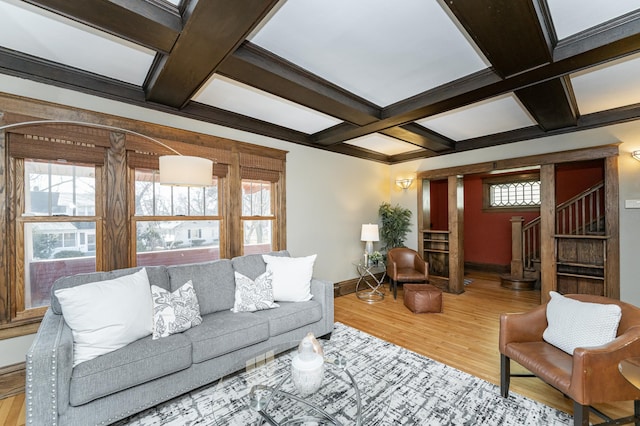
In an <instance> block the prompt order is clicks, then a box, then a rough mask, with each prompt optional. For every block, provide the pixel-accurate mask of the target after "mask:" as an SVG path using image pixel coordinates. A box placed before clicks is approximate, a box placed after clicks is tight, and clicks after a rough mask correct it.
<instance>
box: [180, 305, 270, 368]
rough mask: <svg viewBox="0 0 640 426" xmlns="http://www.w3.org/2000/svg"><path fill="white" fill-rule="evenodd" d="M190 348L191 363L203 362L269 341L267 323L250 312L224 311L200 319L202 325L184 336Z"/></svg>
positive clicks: (188, 331) (186, 332)
mask: <svg viewBox="0 0 640 426" xmlns="http://www.w3.org/2000/svg"><path fill="white" fill-rule="evenodd" d="M183 334H184V335H186V336H187V337H189V339H191V344H192V345H193V362H194V363H198V362H203V361H206V360H208V359H211V358H215V357H218V356H220V355H224V354H226V353H229V352H233V351H235V350H238V349H241V348H245V347H247V346H251V345H253V344H255V343H258V342H262V341H264V340H267V339H268V338H269V323H268V322H267V321H266V320H265V319H262V318H260V317H257V316H255V315H254V314H253V313H251V312H240V313H237V314H234V313H233V312H231V311H229V310H227V311H223V312H216V313H213V314H209V315H203V317H202V324H200V325H199V326H197V327H194V328H191V329H189V330H187V331H185V332H184V333H183Z"/></svg>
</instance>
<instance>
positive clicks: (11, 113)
mask: <svg viewBox="0 0 640 426" xmlns="http://www.w3.org/2000/svg"><path fill="white" fill-rule="evenodd" d="M0 105H2V110H0V125H5V124H13V123H20V122H25V121H35V120H47V119H50V120H73V121H80V122H87V123H95V124H104V125H109V126H113V127H120V128H123V129H128V130H131V131H134V132H138V133H141V134H143V135H148V136H151V137H153V138H154V139H158V140H160V141H163V142H165V141H166V142H168V144H169V145H170V146H172V147H173V148H175V149H177V150H178V151H179V152H180V153H182V154H185V155H201V156H208V155H204V154H201V152H207V153H213V156H214V157H215V160H216V164H215V168H214V174H215V175H217V176H219V177H220V180H219V188H220V189H221V193H220V197H221V201H220V202H221V208H220V211H219V215H221V216H222V217H223V220H225V221H227V222H228V223H227V225H228V226H227V227H226V229H225V232H221V235H220V244H221V253H220V255H221V257H225V258H231V257H233V256H237V255H239V254H240V251H241V245H238V243H237V242H234V241H233V240H234V239H237V238H241V236H238V232H239V230H240V229H241V228H239V227H238V225H239V224H240V218H239V215H237V216H235V217H234V214H233V212H234V211H237V210H234V203H236V205H235V207H237V201H234V199H236V200H239V198H240V197H239V196H238V197H235V196H232V195H230V194H235V192H234V191H232V189H233V188H234V187H236V188H239V187H240V185H239V181H240V179H239V176H240V157H241V156H242V157H243V158H244V159H245V160H246V159H250V160H248V164H247V165H250V166H253V167H255V166H258V168H264V169H265V170H272V169H273V168H274V166H273V165H274V164H275V165H277V166H276V167H277V169H278V170H277V171H278V173H279V175H278V181H277V182H275V183H274V187H275V191H276V195H275V198H276V200H277V203H276V204H275V205H277V206H278V207H277V208H278V210H277V218H276V223H277V226H275V227H274V228H275V229H274V249H278V250H281V249H286V231H285V227H286V208H285V200H286V194H285V160H286V154H287V151H284V150H279V149H276V148H270V147H264V146H259V145H253V144H250V143H245V142H239V141H235V140H231V139H226V138H222V137H217V136H212V135H206V134H201V133H196V132H191V131H188V130H180V129H175V128H171V127H168V126H162V125H158V124H153V123H146V122H142V121H137V120H131V119H127V118H122V117H118V116H114V115H109V114H102V113H97V112H93V111H88V110H82V109H78V108H72V107H67V106H63V105H58V104H53V103H49V102H44V101H38V100H33V99H28V98H23V97H19V96H14V95H7V94H0ZM34 114H36V115H37V116H34ZM68 126H72V127H68ZM9 133H12V134H16V135H20V137H22V138H25V139H26V138H29V137H27V136H26V135H31V136H36V138H35V139H34V138H32V139H31V140H30V141H29V142H28V143H26V142H25V147H27V153H30V152H31V151H30V150H29V149H30V147H31V144H33V146H34V147H35V146H36V145H37V144H39V142H33V141H37V139H38V138H39V137H42V136H44V137H53V138H57V139H60V140H61V141H64V140H65V138H67V139H73V140H78V141H81V142H82V143H83V144H86V147H87V149H84V148H82V149H78V150H77V152H82V153H83V154H82V158H83V159H84V160H85V161H79V162H91V163H100V164H102V163H104V164H105V166H104V167H102V169H103V170H102V173H96V177H98V175H99V176H100V179H101V185H108V183H109V182H110V179H113V178H114V177H115V176H114V175H113V174H109V167H110V166H109V158H105V156H104V155H94V156H92V157H91V158H93V159H92V160H90V161H87V158H88V157H89V156H91V155H93V154H94V153H95V151H93V149H94V148H95V149H100V150H102V151H103V152H107V153H108V152H110V150H111V149H113V146H114V145H113V144H114V141H116V142H117V140H124V142H125V146H124V150H123V151H121V152H122V153H123V154H124V157H118V158H116V157H113V158H112V159H111V161H115V160H117V159H119V158H126V157H127V156H128V152H129V151H132V150H131V149H130V146H129V145H127V143H137V144H140V146H142V144H141V142H140V139H143V138H139V137H138V138H136V137H133V136H132V135H128V134H122V133H118V132H115V131H107V130H103V129H96V128H90V129H89V128H85V127H83V126H81V125H62V124H57V125H48V124H47V125H39V126H29V127H26V126H25V127H20V128H14V129H11V132H9V131H0V164H1V165H3V166H4V168H5V170H9V169H10V167H9V163H10V161H9V154H8V147H7V135H8V134H9ZM69 134H71V135H70V136H68V135H69ZM116 134H117V135H118V136H117V137H115V138H114V136H113V135H116ZM123 136H125V137H123ZM60 143H62V142H60ZM149 146H151V147H153V149H147V150H146V152H147V153H153V154H154V155H156V156H157V155H158V153H159V152H158V151H159V150H158V146H157V145H155V144H153V143H151V142H148V143H147V148H148V147H149ZM41 151H42V152H59V151H58V150H51V149H41ZM133 151H138V149H137V148H136V149H134V150H133ZM140 152H143V153H144V152H145V150H144V149H142V148H140ZM167 153H168V152H167ZM119 155H120V154H119ZM56 156H57V157H59V154H58V155H56ZM29 157H30V156H29ZM261 158H263V159H261ZM55 159H56V160H57V159H58V158H55ZM8 175H9V173H5V174H0V193H2V192H3V190H4V192H3V193H4V195H3V196H2V197H3V202H4V203H5V205H7V206H9V208H8V209H0V223H1V224H2V225H1V226H3V228H2V229H3V230H4V231H5V235H8V233H9V230H10V229H11V228H12V227H15V217H14V219H13V220H12V219H11V218H10V212H9V211H8V210H10V209H11V203H12V200H13V199H15V198H14V197H15V194H10V193H9V192H10V191H11V188H10V185H9V179H10V177H9V176H8ZM124 175H125V176H126V175H127V173H126V172H125V173H124ZM120 176H122V175H120ZM129 179H131V178H130V177H125V181H127V182H131V181H130V180H129ZM234 180H235V182H234ZM129 187H131V185H127V189H126V190H125V191H124V192H125V194H124V197H121V198H119V200H120V201H119V202H121V201H122V200H124V203H123V208H124V210H123V211H115V210H113V206H114V205H117V204H118V202H115V201H118V200H114V202H111V203H110V202H109V201H108V200H106V199H105V198H106V196H104V195H103V196H102V199H101V200H100V206H101V208H103V212H105V213H107V212H108V214H107V216H106V220H105V221H103V223H101V224H99V225H97V227H99V228H100V229H101V230H102V231H103V232H104V234H103V236H102V240H103V241H105V242H108V241H107V240H108V239H109V238H111V237H110V236H109V235H110V234H109V232H107V231H110V232H111V233H113V231H114V229H115V230H120V229H121V227H111V228H109V225H108V221H109V220H110V217H111V216H112V215H113V213H117V214H119V215H124V217H125V220H130V219H128V215H127V212H128V206H127V205H126V204H127V201H126V200H130V199H131V198H130V197H131V194H129V190H130V189H131V188H129ZM97 208H98V205H96V209H97ZM108 208H110V209H112V210H107V209H108ZM103 216H104V215H103ZM121 217H122V216H121ZM234 223H235V225H234ZM234 226H235V228H234ZM130 229H131V228H130V226H126V231H125V232H126V233H127V234H128V233H129V232H130ZM276 235H277V236H276ZM7 240H8V238H5V240H4V241H2V242H1V243H0V281H4V282H9V276H10V273H13V274H15V262H14V261H12V260H13V259H12V257H11V256H10V252H11V251H12V250H13V248H12V247H11V245H10V243H9V242H8V241H7ZM111 245H113V244H111ZM108 247H109V246H107V248H106V250H108ZM130 258H131V256H130V253H125V256H124V259H126V264H125V265H121V266H120V267H127V266H129V259H130ZM114 261H115V262H117V261H119V260H118V259H115V260H114V259H109V260H108V261H107V260H105V261H103V263H102V269H103V270H105V269H114V268H115V267H118V266H117V265H116V266H115V267H112V266H113V265H112V264H113V262H114ZM8 287H9V286H0V340H1V339H6V338H12V337H18V336H22V335H27V334H32V333H34V332H36V331H37V329H38V326H39V322H40V318H29V319H28V318H25V319H24V320H21V321H19V322H18V321H13V322H11V321H10V315H11V304H12V303H14V302H15V300H14V299H15V297H14V296H13V295H12V294H10V291H9V289H8Z"/></svg>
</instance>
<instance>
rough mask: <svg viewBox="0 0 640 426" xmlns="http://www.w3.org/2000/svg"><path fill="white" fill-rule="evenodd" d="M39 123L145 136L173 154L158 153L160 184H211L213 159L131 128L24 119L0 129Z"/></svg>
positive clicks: (68, 121) (70, 121) (198, 185)
mask: <svg viewBox="0 0 640 426" xmlns="http://www.w3.org/2000/svg"><path fill="white" fill-rule="evenodd" d="M40 124H44V125H46V124H74V125H78V126H85V127H94V128H97V129H107V130H114V131H117V132H124V133H130V134H133V135H136V136H140V137H142V138H145V139H147V140H149V141H151V142H154V143H156V144H158V145H160V146H163V147H164V148H167V149H168V150H170V151H172V152H173V153H174V154H175V155H174V154H171V155H160V156H159V157H158V161H159V164H160V167H159V171H160V184H161V185H172V186H193V187H205V186H211V184H212V181H213V179H212V175H213V161H212V160H209V159H208V158H202V157H194V156H191V155H182V154H180V153H179V152H178V151H176V150H175V149H173V148H171V147H170V146H169V145H167V144H165V143H162V142H160V141H159V140H157V139H154V138H152V137H151V136H147V135H143V134H142V133H138V132H136V131H133V130H128V129H123V128H120V127H115V126H109V125H106V124H97V123H86V122H83V121H73V120H37V121H24V122H21V123H13V124H7V125H4V126H0V131H2V130H6V129H13V128H16V127H24V126H34V125H40Z"/></svg>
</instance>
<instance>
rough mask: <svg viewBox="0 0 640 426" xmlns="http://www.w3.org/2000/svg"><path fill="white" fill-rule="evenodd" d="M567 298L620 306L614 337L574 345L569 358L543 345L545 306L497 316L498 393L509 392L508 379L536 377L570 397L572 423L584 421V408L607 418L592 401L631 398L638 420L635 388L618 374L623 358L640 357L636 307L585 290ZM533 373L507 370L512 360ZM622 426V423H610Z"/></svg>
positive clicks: (639, 407) (638, 401)
mask: <svg viewBox="0 0 640 426" xmlns="http://www.w3.org/2000/svg"><path fill="white" fill-rule="evenodd" d="M565 296H566V297H570V298H572V299H576V300H581V301H583V302H591V303H609V304H611V303H613V304H616V305H618V306H620V308H621V309H622V318H621V320H620V324H619V326H618V332H617V337H616V339H615V340H613V341H612V342H610V343H608V344H606V345H602V346H598V347H592V348H576V349H575V350H574V352H573V356H572V355H569V354H567V353H566V352H564V351H562V350H560V349H558V348H556V347H555V346H553V345H551V344H549V343H546V342H545V341H544V340H543V339H542V333H543V332H544V330H545V329H546V328H547V315H546V312H547V311H546V308H547V305H546V304H543V305H540V306H538V307H536V308H534V309H533V310H531V311H529V312H525V313H518V314H502V315H501V316H500V342H499V347H500V376H501V379H500V393H501V394H502V396H503V397H505V398H506V397H507V396H508V395H509V382H510V378H511V377H526V376H532V375H533V376H537V377H539V378H540V379H542V380H543V381H545V382H546V383H548V384H550V385H551V386H553V387H554V388H556V389H558V390H559V391H560V392H562V393H563V394H564V395H566V396H567V397H569V398H571V399H572V400H573V422H574V425H588V424H589V411H590V410H592V411H593V412H594V413H595V414H597V415H599V416H600V417H603V418H605V419H608V417H607V416H606V415H604V414H603V413H601V412H600V411H598V410H596V409H594V408H592V407H590V406H591V405H593V404H598V403H605V402H615V401H630V400H633V401H634V411H635V413H634V415H635V419H633V418H630V419H629V421H630V422H633V421H635V424H639V423H640V390H639V389H637V388H636V387H635V386H633V385H632V384H631V383H630V382H629V381H627V380H626V379H625V378H624V377H623V376H622V375H621V374H620V372H619V370H618V364H619V363H620V361H622V360H623V359H627V358H632V357H638V356H640V309H639V308H637V307H635V306H633V305H630V304H628V303H624V302H621V301H619V300H615V299H610V298H607V297H602V296H592V295H586V294H567V295H565ZM512 359H513V360H514V361H516V362H517V363H518V364H520V365H522V366H523V367H525V368H526V369H527V370H529V371H530V372H531V373H533V374H513V375H512V374H511V365H510V363H511V360H512ZM615 424H624V423H615Z"/></svg>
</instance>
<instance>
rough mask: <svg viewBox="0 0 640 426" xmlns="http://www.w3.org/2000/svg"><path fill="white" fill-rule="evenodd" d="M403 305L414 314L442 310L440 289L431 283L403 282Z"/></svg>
mask: <svg viewBox="0 0 640 426" xmlns="http://www.w3.org/2000/svg"><path fill="white" fill-rule="evenodd" d="M402 287H403V289H404V306H406V307H407V308H409V310H410V311H411V312H413V313H414V314H422V313H426V312H442V290H440V289H439V288H438V287H436V286H434V285H431V284H404V285H403V286H402Z"/></svg>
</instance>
